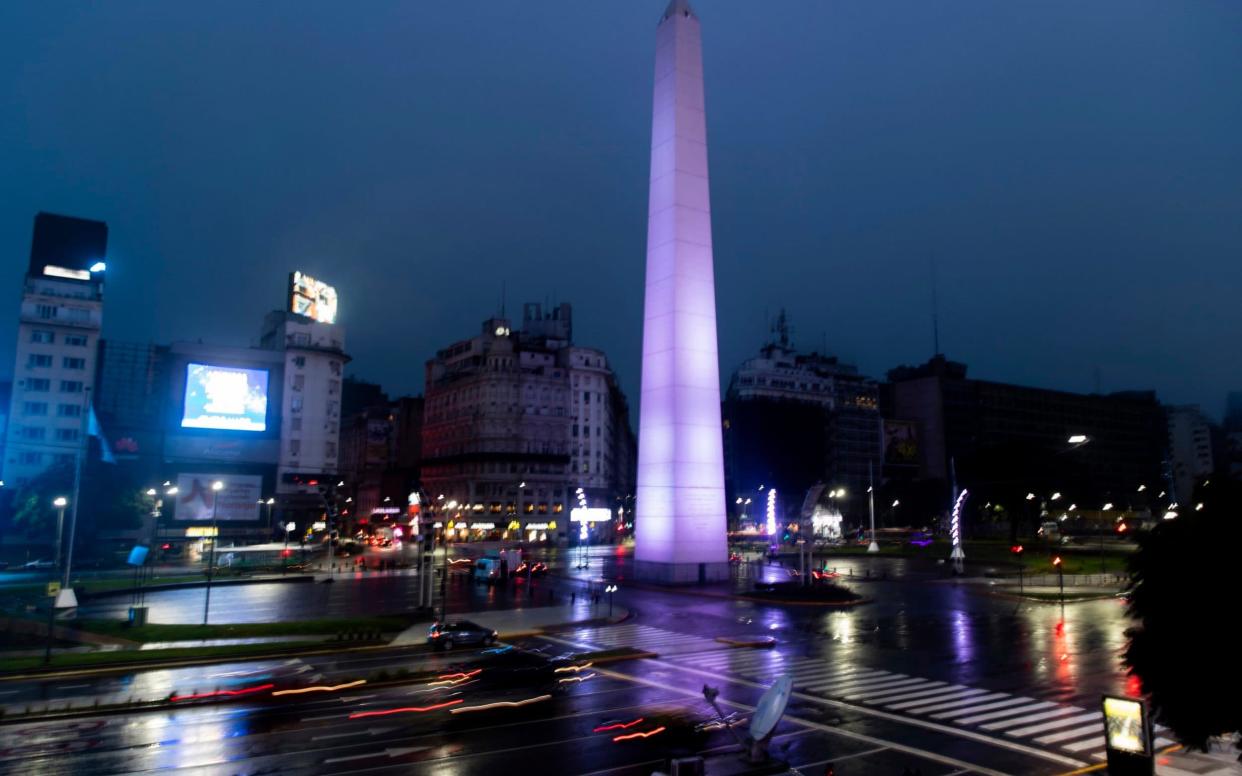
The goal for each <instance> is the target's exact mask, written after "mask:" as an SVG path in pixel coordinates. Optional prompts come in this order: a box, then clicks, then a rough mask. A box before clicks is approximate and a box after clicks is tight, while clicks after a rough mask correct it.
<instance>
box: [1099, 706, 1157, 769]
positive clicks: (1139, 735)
mask: <svg viewBox="0 0 1242 776" xmlns="http://www.w3.org/2000/svg"><path fill="white" fill-rule="evenodd" d="M1145 711H1146V710H1145V709H1144V708H1143V702H1142V701H1138V700H1134V699H1132V698H1114V697H1111V696H1105V697H1104V732H1105V742H1106V743H1107V744H1108V748H1109V749H1115V750H1117V751H1119V752H1126V753H1129V754H1137V755H1147V754H1150V753H1151V742H1150V741H1148V736H1147V720H1146V715H1145V713H1144V712H1145Z"/></svg>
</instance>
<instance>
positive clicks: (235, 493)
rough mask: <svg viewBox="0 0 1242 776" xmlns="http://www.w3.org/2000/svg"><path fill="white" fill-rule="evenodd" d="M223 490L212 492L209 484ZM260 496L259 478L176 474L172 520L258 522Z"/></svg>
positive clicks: (240, 475)
mask: <svg viewBox="0 0 1242 776" xmlns="http://www.w3.org/2000/svg"><path fill="white" fill-rule="evenodd" d="M215 482H222V483H224V487H223V488H221V489H220V490H213V489H212V487H211V486H212V483H215ZM262 497H263V478H262V477H260V476H258V475H251V474H179V475H177V495H176V496H175V499H176V500H175V501H174V507H173V519H174V520H177V521H179V522H194V523H210V522H211V521H212V519H213V517H214V519H215V520H217V521H220V522H223V521H242V520H258V519H259V518H260V517H261V515H262V512H261V507H260V505H259V501H260V500H262Z"/></svg>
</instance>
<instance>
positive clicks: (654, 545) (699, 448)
mask: <svg viewBox="0 0 1242 776" xmlns="http://www.w3.org/2000/svg"><path fill="white" fill-rule="evenodd" d="M647 219H648V224H647V275H646V292H645V299H644V304H643V367H642V396H641V411H640V413H639V423H640V426H641V428H640V430H639V435H638V493H637V504H636V510H637V511H636V515H637V519H636V522H635V530H636V534H635V542H636V544H635V554H634V559H635V571H636V573H637V574H638V575H639V576H641V577H645V578H648V579H653V580H658V581H662V582H672V583H685V582H696V581H699V582H702V581H708V580H717V579H727V578H728V576H729V564H728V548H727V537H726V523H725V519H726V518H725V491H724V453H723V450H722V441H721V418H720V367H719V361H718V356H717V350H716V291H715V276H714V270H713V261H712V225H711V204H710V197H709V194H708V175H707V122H706V107H705V103H704V99H703V52H702V37H701V32H700V27H699V19H698V17H697V16H696V15H695V13H694V11H693V10H691V8H690V4H689V3H688V2H686V0H672V2H670V3H669V5H668V8H667V9H665V11H664V15H663V16H662V17H661V19H660V23H659V26H658V27H657V28H656V56H655V89H654V99H653V106H652V119H651V175H650V196H649V201H648V206H647Z"/></svg>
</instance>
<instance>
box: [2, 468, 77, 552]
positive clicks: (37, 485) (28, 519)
mask: <svg viewBox="0 0 1242 776" xmlns="http://www.w3.org/2000/svg"><path fill="white" fill-rule="evenodd" d="M72 490H73V466H72V465H71V464H58V465H56V466H53V467H51V468H49V469H47V470H46V471H44V472H43V473H41V474H39V475H36V476H35V477H33V478H31V480H30V482H28V483H26V484H25V485H24V486H22V488H21V489H20V490H19V491H18V493H17V496H16V497H15V498H14V499H13V504H14V511H13V527H14V528H16V529H17V530H18V531H21V532H22V533H24V534H26V535H27V536H29V537H39V538H43V539H47V540H48V541H49V542H54V541H55V536H53V535H52V534H53V532H54V531H55V530H56V507H54V506H52V501H53V499H55V498H57V497H58V496H65V497H69V496H70V495H71V494H72Z"/></svg>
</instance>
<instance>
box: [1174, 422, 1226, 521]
mask: <svg viewBox="0 0 1242 776" xmlns="http://www.w3.org/2000/svg"><path fill="white" fill-rule="evenodd" d="M1165 414H1166V416H1167V417H1168V423H1169V469H1170V471H1169V474H1170V476H1171V478H1172V481H1173V500H1174V501H1178V502H1181V503H1182V504H1188V503H1190V500H1191V499H1192V498H1193V497H1194V493H1195V487H1196V486H1197V485H1199V484H1200V483H1202V482H1203V480H1204V479H1206V478H1208V477H1210V476H1211V475H1212V473H1213V472H1214V471H1215V470H1216V461H1215V459H1214V456H1213V452H1212V422H1211V421H1210V420H1208V417H1207V416H1206V415H1204V414H1203V411H1202V410H1201V409H1199V405H1197V404H1183V405H1176V406H1169V407H1166V408H1165Z"/></svg>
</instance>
